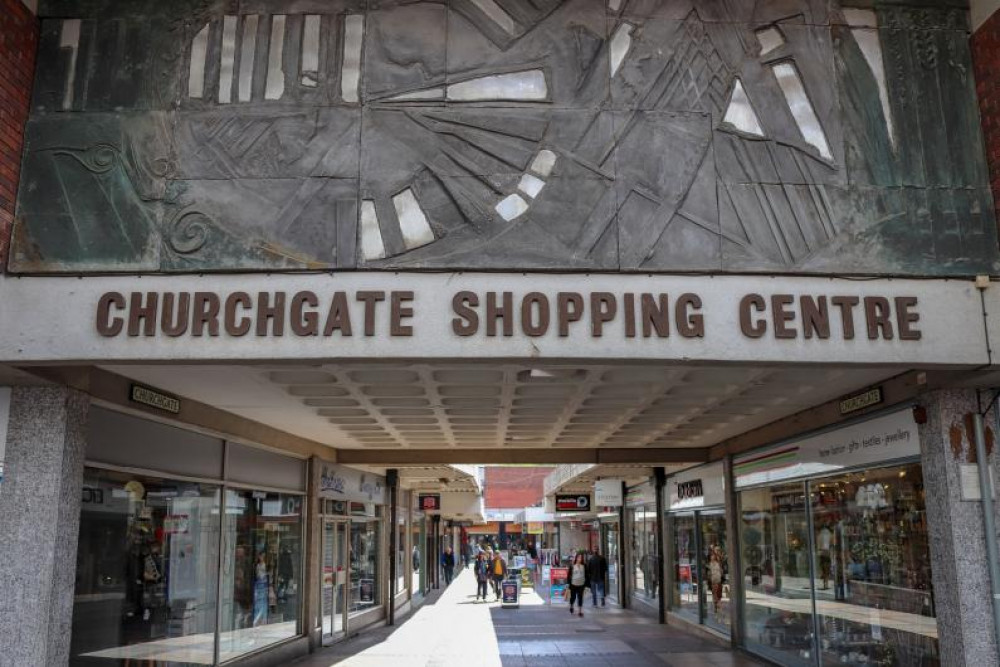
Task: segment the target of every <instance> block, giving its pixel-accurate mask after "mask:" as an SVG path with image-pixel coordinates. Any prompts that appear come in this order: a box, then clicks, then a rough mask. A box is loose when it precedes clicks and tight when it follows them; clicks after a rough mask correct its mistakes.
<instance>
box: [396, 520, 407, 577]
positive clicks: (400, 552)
mask: <svg viewBox="0 0 1000 667" xmlns="http://www.w3.org/2000/svg"><path fill="white" fill-rule="evenodd" d="M405 590H406V519H405V518H403V517H399V518H398V519H397V523H396V593H397V594H399V593H401V592H403V591H405Z"/></svg>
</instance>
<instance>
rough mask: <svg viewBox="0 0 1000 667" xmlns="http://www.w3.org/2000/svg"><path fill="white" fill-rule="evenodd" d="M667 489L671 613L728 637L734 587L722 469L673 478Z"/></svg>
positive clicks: (689, 472) (705, 468) (704, 469)
mask: <svg viewBox="0 0 1000 667" xmlns="http://www.w3.org/2000/svg"><path fill="white" fill-rule="evenodd" d="M667 489H668V491H669V496H670V497H669V505H668V512H669V513H668V516H667V531H668V533H667V534H668V536H669V537H668V541H667V543H668V545H670V548H671V549H672V552H671V553H670V558H671V563H672V567H671V572H669V573H668V576H669V578H670V597H669V602H670V608H671V610H672V611H673V612H674V613H676V614H677V615H679V616H681V617H683V618H686V619H688V620H690V621H692V622H694V623H703V624H705V625H707V626H709V627H711V628H713V629H715V630H718V631H720V632H723V633H725V634H729V633H730V623H731V621H730V614H731V607H730V605H731V604H732V586H731V583H730V578H729V544H728V539H727V535H726V515H725V510H724V509H723V506H724V503H725V480H724V477H723V468H722V465H721V464H719V463H716V464H712V465H708V466H701V467H698V468H693V469H691V470H686V471H684V472H682V473H679V474H677V475H674V476H673V477H671V478H670V479H668V480H667Z"/></svg>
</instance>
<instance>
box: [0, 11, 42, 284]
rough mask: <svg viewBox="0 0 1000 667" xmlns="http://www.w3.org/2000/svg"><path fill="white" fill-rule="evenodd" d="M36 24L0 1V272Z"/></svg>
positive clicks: (27, 13) (28, 95) (17, 168)
mask: <svg viewBox="0 0 1000 667" xmlns="http://www.w3.org/2000/svg"><path fill="white" fill-rule="evenodd" d="M37 44H38V21H37V19H36V18H35V17H34V16H33V15H32V14H31V12H30V11H29V10H28V9H27V8H26V7H25V6H24V3H23V2H21V0H0V271H2V270H3V268H4V266H5V265H6V262H7V250H8V248H9V246H10V233H11V226H12V224H13V221H14V199H15V196H16V193H17V185H18V179H19V177H20V171H21V150H22V147H23V144H24V124H25V122H26V121H27V119H28V111H29V107H30V103H31V84H32V79H33V78H34V69H35V49H36V47H37Z"/></svg>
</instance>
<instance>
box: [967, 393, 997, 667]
mask: <svg viewBox="0 0 1000 667" xmlns="http://www.w3.org/2000/svg"><path fill="white" fill-rule="evenodd" d="M997 396H1000V392H998V393H997ZM994 400H996V399H994ZM988 409H989V408H987V410H988ZM993 414H994V418H995V420H996V425H997V429H998V431H997V432H1000V406H998V409H997V410H995V411H994V413H993ZM972 423H973V428H974V430H975V438H976V463H977V466H978V467H979V494H980V496H981V497H982V499H983V526H984V528H985V529H986V557H987V558H988V559H989V565H990V588H991V590H992V593H993V637H994V642H995V645H996V647H997V651H998V652H1000V559H998V557H997V531H996V515H995V514H994V509H993V484H992V476H991V475H990V462H989V459H988V458H986V437H985V434H984V431H985V428H984V427H983V415H981V414H979V413H976V414H975V415H973V421H972Z"/></svg>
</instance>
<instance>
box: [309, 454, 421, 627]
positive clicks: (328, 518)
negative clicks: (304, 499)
mask: <svg viewBox="0 0 1000 667" xmlns="http://www.w3.org/2000/svg"><path fill="white" fill-rule="evenodd" d="M319 486H320V491H319V496H320V501H321V505H320V506H321V508H322V511H323V513H324V515H325V516H324V524H325V525H326V526H327V530H328V534H329V539H325V540H324V553H323V554H322V559H323V564H324V573H323V580H322V582H321V585H322V586H323V589H322V594H323V596H324V603H323V631H324V632H323V634H324V637H325V639H326V640H327V641H332V640H336V639H337V638H338V637H339V636H341V635H342V634H343V633H344V632H346V631H351V632H353V631H356V630H358V629H360V627H363V626H364V625H366V624H368V623H369V622H372V621H375V620H377V615H367V614H368V612H371V611H373V610H376V609H380V608H382V606H383V604H384V602H385V600H384V598H385V595H386V594H387V593H388V589H389V583H388V580H387V579H385V578H384V577H385V572H387V571H388V569H389V568H388V565H387V561H385V560H384V559H386V558H389V557H391V556H392V554H390V553H388V550H387V547H386V545H388V543H389V535H390V533H389V530H391V529H392V528H393V526H390V525H389V522H388V521H387V520H386V515H387V514H388V512H387V511H386V507H385V503H386V497H387V494H386V493H385V478H384V477H381V476H379V475H373V474H371V473H368V472H363V471H361V470H356V469H354V468H347V467H344V466H338V465H334V464H331V463H323V464H322V465H321V467H320V471H319ZM401 526H402V527H401V528H399V529H400V530H401V533H400V535H401V536H405V533H404V532H402V531H405V522H404V523H402V524H401ZM402 543H403V542H401V544H402ZM401 571H405V570H401ZM362 617H363V618H362ZM328 619H329V620H328Z"/></svg>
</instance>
